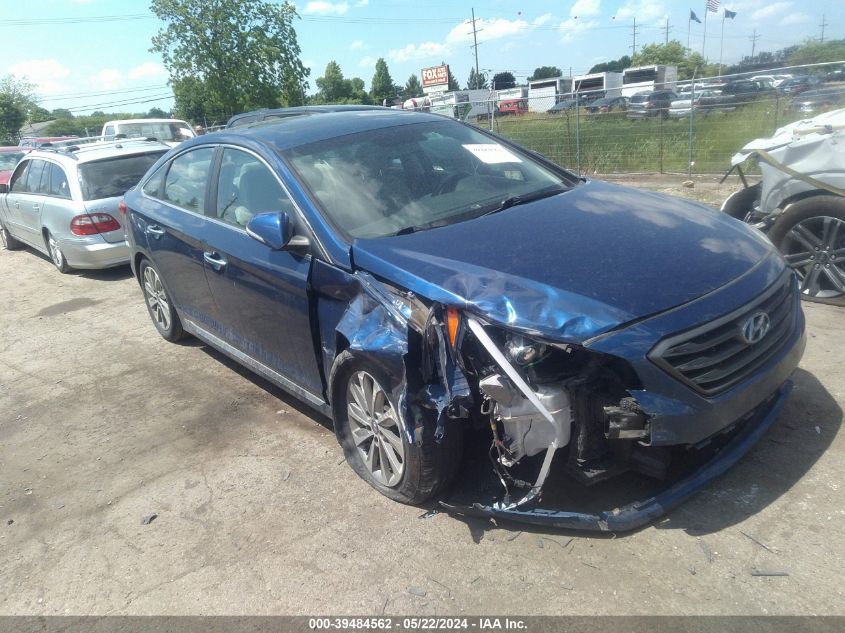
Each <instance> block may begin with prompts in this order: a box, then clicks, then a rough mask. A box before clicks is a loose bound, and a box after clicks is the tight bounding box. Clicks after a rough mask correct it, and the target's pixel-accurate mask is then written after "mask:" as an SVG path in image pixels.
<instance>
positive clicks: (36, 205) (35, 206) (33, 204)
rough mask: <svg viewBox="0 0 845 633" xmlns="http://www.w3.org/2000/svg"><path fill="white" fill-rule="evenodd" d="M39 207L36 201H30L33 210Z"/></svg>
mask: <svg viewBox="0 0 845 633" xmlns="http://www.w3.org/2000/svg"><path fill="white" fill-rule="evenodd" d="M40 208H41V205H39V204H38V203H37V202H33V203H32V209H33V211H38V209H40Z"/></svg>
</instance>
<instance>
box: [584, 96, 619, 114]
mask: <svg viewBox="0 0 845 633" xmlns="http://www.w3.org/2000/svg"><path fill="white" fill-rule="evenodd" d="M627 107H628V99H626V98H625V97H603V98H601V99H596V100H595V101H593V102H591V103H590V104H589V105H587V106H586V108H587V112H592V113H596V112H613V111H614V110H625V109H626V108H627Z"/></svg>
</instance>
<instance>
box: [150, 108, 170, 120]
mask: <svg viewBox="0 0 845 633" xmlns="http://www.w3.org/2000/svg"><path fill="white" fill-rule="evenodd" d="M147 118H149V119H166V118H167V112H165V111H164V110H162V109H161V108H150V111H149V112H147Z"/></svg>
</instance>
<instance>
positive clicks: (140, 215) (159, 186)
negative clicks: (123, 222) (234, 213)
mask: <svg viewBox="0 0 845 633" xmlns="http://www.w3.org/2000/svg"><path fill="white" fill-rule="evenodd" d="M215 151H216V148H215V147H213V146H203V147H199V148H196V149H192V150H189V151H187V152H183V153H181V154H179V155H177V156H176V157H175V158H174V159H173V160H171V161H169V162H168V163H166V164H165V165H163V166H162V167H161V168H160V169H158V170H157V171H156V173H155V174H153V175H152V177H151V178H150V179H149V180H147V181H146V182H145V183H144V185H143V187H142V191H141V192H142V195H141V196H139V197H138V198H135V200H136V201H137V202H136V206H137V208H133V209H131V210H130V211H129V213H130V216H131V222H132V231H133V239H134V241H135V243H136V244H139V245H140V246H142V247H143V248H145V249H146V251H147V253H148V255H149V257H150V258H151V260H152V262H153V264H154V265H155V267H156V268H157V269H158V271H159V274H160V276H161V278H162V282H163V283H164V285H165V287H166V288H167V291H168V292H169V293H170V296H171V297H172V298H173V301H174V303H175V304H176V307H177V309H178V310H179V311H180V313H182V315H183V316H187V317H189V318H190V319H192V320H194V321H196V322H198V323H201V324H203V327H206V328H211V329H213V330H215V331H219V322H218V320H217V311H216V309H215V306H214V300H213V298H212V296H211V291H210V290H209V287H208V283H207V282H206V279H205V264H204V259H203V253H204V252H205V251H206V250H207V247H206V245H205V242H204V241H203V240H204V236H205V234H206V232H207V230H208V225H209V220H208V218H207V217H206V216H205V206H206V200H207V191H208V189H209V177H210V174H211V166H212V163H213V161H214V155H215Z"/></svg>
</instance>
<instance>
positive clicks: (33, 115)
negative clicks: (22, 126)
mask: <svg viewBox="0 0 845 633" xmlns="http://www.w3.org/2000/svg"><path fill="white" fill-rule="evenodd" d="M52 118H53V115H52V114H50V111H49V110H48V109H47V108H42V107H41V106H35V107H34V108H32V110H30V112H29V122H30V123H42V122H44V121H49V120H50V119H52Z"/></svg>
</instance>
